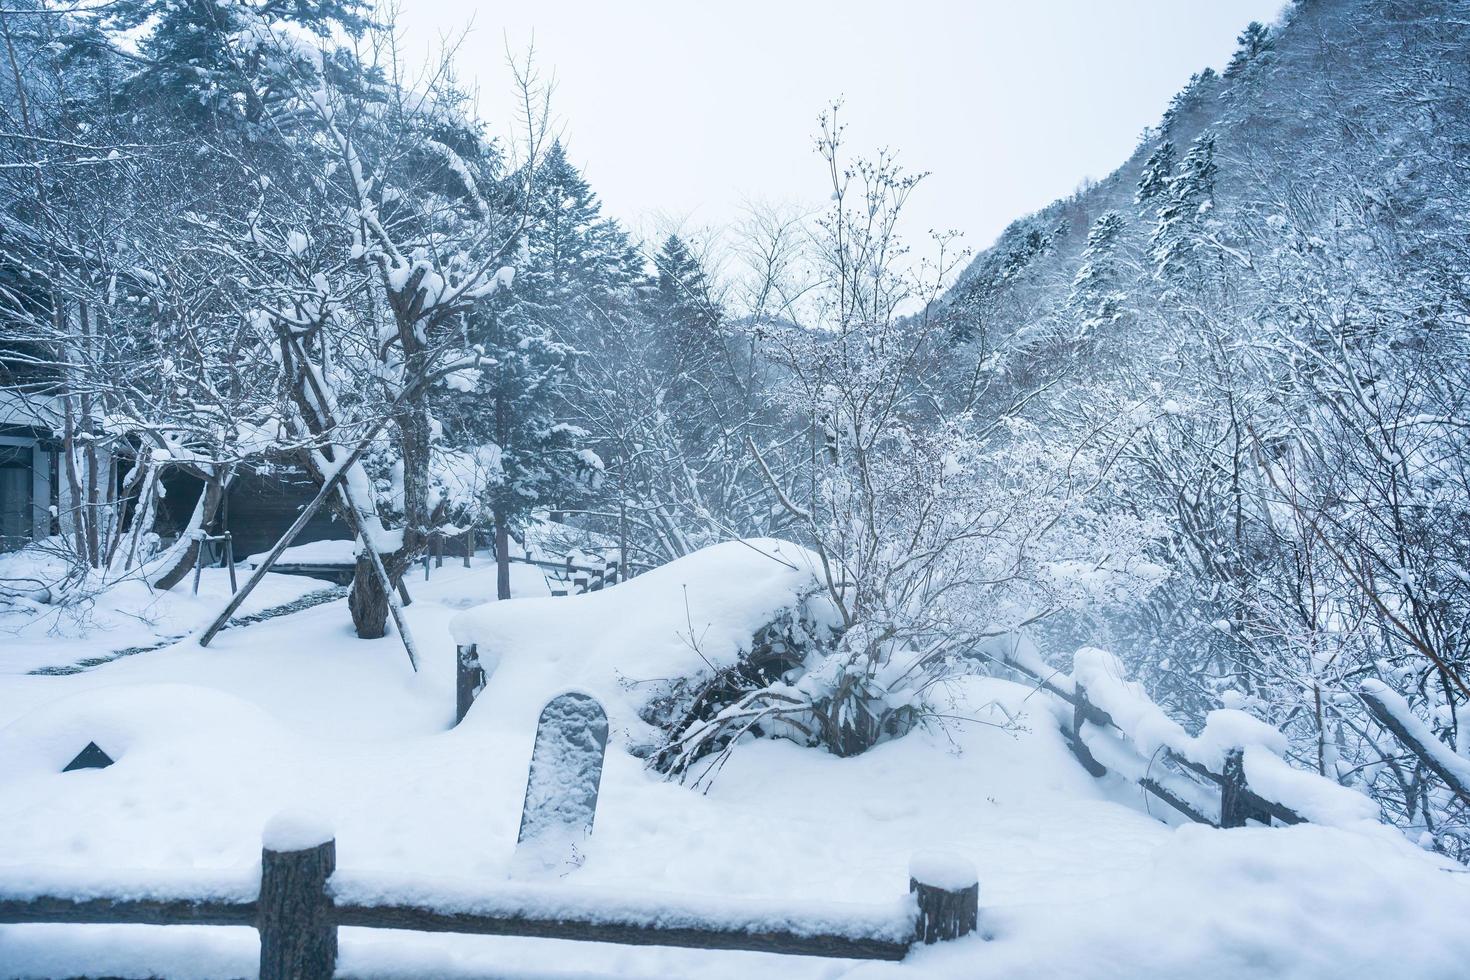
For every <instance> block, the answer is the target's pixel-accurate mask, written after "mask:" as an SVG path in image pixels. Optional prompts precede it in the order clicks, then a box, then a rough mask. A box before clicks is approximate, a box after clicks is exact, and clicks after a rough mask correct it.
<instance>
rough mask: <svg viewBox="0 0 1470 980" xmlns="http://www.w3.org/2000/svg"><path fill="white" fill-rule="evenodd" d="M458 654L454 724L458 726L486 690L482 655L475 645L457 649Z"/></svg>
mask: <svg viewBox="0 0 1470 980" xmlns="http://www.w3.org/2000/svg"><path fill="white" fill-rule="evenodd" d="M456 652H457V656H456V662H457V663H458V665H459V667H458V669H457V670H456V672H455V685H454V723H455V724H456V725H458V724H459V723H460V722H462V721H464V716H465V715H467V714H469V713H470V705H472V704H474V703H475V698H476V697H477V696H478V695H479V693H480V692H481V691H483V690H484V689H485V668H484V667H483V666H482V665H481V664H480V654H479V651H478V650H476V648H475V645H474V644H473V643H471V644H468V645H467V646H462V647H458V648H456Z"/></svg>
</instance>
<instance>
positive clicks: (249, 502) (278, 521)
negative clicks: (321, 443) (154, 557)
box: [158, 467, 350, 559]
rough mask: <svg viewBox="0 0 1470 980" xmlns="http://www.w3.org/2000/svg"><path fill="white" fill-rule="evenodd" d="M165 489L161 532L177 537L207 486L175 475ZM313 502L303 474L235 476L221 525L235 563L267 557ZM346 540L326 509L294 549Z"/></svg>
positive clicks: (311, 485)
mask: <svg viewBox="0 0 1470 980" xmlns="http://www.w3.org/2000/svg"><path fill="white" fill-rule="evenodd" d="M163 484H164V487H165V489H166V490H167V496H165V497H164V499H163V502H162V504H161V505H160V513H159V523H158V527H159V532H160V533H162V534H169V533H173V534H177V533H178V532H179V531H180V530H181V529H182V528H183V527H184V526H185V525H186V524H188V522H189V515H190V514H192V513H193V512H194V505H195V504H196V503H197V502H198V500H199V493H200V491H201V490H203V483H201V482H200V481H199V480H198V479H197V478H195V477H192V476H189V475H188V474H185V473H177V472H176V473H169V474H165V476H164V478H163ZM314 496H316V484H314V483H312V482H311V480H310V479H308V478H307V477H306V475H305V474H304V473H302V472H300V471H299V470H287V469H285V468H283V467H277V468H276V469H275V471H274V472H272V473H268V474H264V473H256V472H253V471H251V472H240V473H237V474H236V475H235V479H234V481H233V482H231V484H230V493H229V498H228V500H227V501H226V505H225V506H226V509H227V513H225V514H222V515H221V517H222V518H223V520H222V522H221V524H226V523H227V529H228V530H229V531H230V533H231V534H232V535H234V538H235V541H234V545H235V557H236V558H238V559H244V558H247V557H249V556H250V555H258V554H260V553H261V552H264V551H269V550H270V547H271V545H273V544H275V543H276V540H277V539H278V538H280V536H281V535H282V534H283V533H284V532H285V530H286V528H288V527H290V526H291V522H292V521H294V520H295V519H296V515H297V514H299V513H301V509H302V508H303V507H305V506H306V504H307V503H309V502H310V501H311V498H312V497H314ZM225 529H226V527H225V526H218V527H211V528H210V530H211V531H219V530H225ZM346 537H350V534H349V532H348V530H347V527H346V526H345V525H344V524H342V522H341V521H337V520H334V519H333V517H332V515H331V513H330V512H329V511H328V510H327V508H323V509H322V510H321V511H319V512H318V513H317V515H316V516H315V517H313V518H312V519H311V522H310V523H308V524H307V525H306V527H305V528H303V529H302V531H301V534H300V535H298V536H297V538H296V541H295V544H306V543H307V542H310V541H326V540H330V539H333V538H346Z"/></svg>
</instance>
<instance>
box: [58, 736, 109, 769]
mask: <svg viewBox="0 0 1470 980" xmlns="http://www.w3.org/2000/svg"><path fill="white" fill-rule="evenodd" d="M112 761H113V760H112V756H110V755H108V754H107V753H106V752H103V751H102V750H101V749H99V748H98V747H97V743H96V742H88V743H87V747H86V748H85V749H82V751H80V752H78V753H77V757H76V758H75V759H73V760H71V761H70V762H68V763H67V764H66V768H65V769H63V770H61V771H62V772H71V771H72V770H73V769H106V768H107V767H108V766H110V765H112Z"/></svg>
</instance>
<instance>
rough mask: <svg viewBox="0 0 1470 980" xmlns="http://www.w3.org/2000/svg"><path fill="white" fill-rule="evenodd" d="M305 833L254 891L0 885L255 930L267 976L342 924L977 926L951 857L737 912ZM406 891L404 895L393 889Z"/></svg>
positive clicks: (27, 904) (39, 903) (545, 929)
mask: <svg viewBox="0 0 1470 980" xmlns="http://www.w3.org/2000/svg"><path fill="white" fill-rule="evenodd" d="M297 837H298V839H296V840H294V841H292V842H291V843H290V844H289V845H288V846H283V845H281V844H279V843H278V844H277V845H276V846H275V847H272V846H271V835H270V831H269V830H268V831H267V846H266V847H265V848H264V849H263V851H262V853H261V870H260V881H259V887H258V890H257V891H256V893H255V894H254V895H245V894H242V893H241V892H242V889H241V887H240V884H239V883H238V882H226V883H225V884H224V885H221V884H220V879H219V878H218V877H217V876H215V877H210V876H207V875H202V874H201V875H198V876H196V877H195V878H192V879H190V878H180V877H179V876H177V875H170V876H169V878H168V882H169V885H168V887H170V888H172V889H173V890H174V891H175V894H171V895H159V894H155V893H154V891H153V890H152V889H150V888H149V887H147V886H144V885H136V886H123V885H119V884H117V883H115V882H104V883H102V884H101V885H87V884H86V883H80V884H79V883H78V882H77V881H76V880H75V879H74V878H73V877H72V876H71V875H69V874H68V875H65V876H61V877H60V878H59V880H60V881H61V882H62V883H61V884H60V885H58V886H57V887H55V888H54V892H55V893H54V894H48V893H46V889H45V888H44V886H38V885H37V884H36V883H35V881H34V880H31V881H29V882H27V883H25V884H18V885H14V886H9V887H7V885H6V884H5V883H4V882H3V881H0V923H37V922H47V923H76V924H80V923H96V924H129V925H136V924H142V925H215V926H253V927H255V928H256V929H257V930H259V932H260V976H261V977H262V978H263V980H286V978H291V980H318V978H327V977H331V976H332V975H333V973H334V971H335V969H336V962H337V929H338V928H339V927H341V926H354V927H366V928H370V929H409V930H413V931H417V932H456V933H472V934H479V935H491V936H528V937H538V938H543V939H564V940H579V941H585V942H601V943H622V944H628V945H639V946H645V945H652V946H681V947H692V948H697V949H711V950H754V951H759V952H767V953H786V954H792V955H798V956H829V957H839V958H844V959H878V960H901V959H903V958H904V956H905V955H906V954H907V953H908V950H909V948H910V947H911V946H912V945H914V944H915V943H932V942H936V941H940V940H949V939H957V938H959V937H961V936H964V935H966V934H968V933H970V932H972V931H973V930H974V929H975V927H976V924H977V921H978V894H979V887H978V885H977V884H975V883H974V881H973V874H971V875H970V877H969V878H968V879H963V878H959V879H957V878H956V875H955V871H954V865H953V864H950V865H948V866H947V868H946V869H945V870H943V871H941V872H940V873H939V874H937V875H935V876H934V880H940V881H941V884H931V883H930V881H928V880H921V878H926V877H929V876H928V875H926V874H925V872H924V871H922V870H914V869H917V868H919V867H921V864H922V863H916V864H915V865H914V869H911V877H910V879H909V896H908V897H907V898H905V899H903V900H902V901H900V902H895V903H894V905H893V906H892V908H889V909H884V908H878V909H868V908H864V907H861V906H843V907H840V908H838V907H828V908H825V909H812V910H809V911H803V910H800V909H796V910H792V909H784V910H778V909H768V908H760V907H752V906H750V904H749V903H745V904H744V905H743V906H738V907H735V908H734V909H733V910H731V909H729V908H728V907H727V906H726V905H725V904H724V903H719V902H715V903H711V902H709V901H705V902H702V903H701V902H697V901H694V902H686V903H683V904H681V903H680V902H679V901H677V900H668V899H665V898H663V897H660V896H654V897H647V896H645V897H643V898H641V899H639V898H637V897H636V896H635V897H634V900H632V901H625V900H621V899H619V898H616V897H612V896H607V895H604V896H591V897H588V896H586V895H585V894H584V895H581V896H579V895H578V894H577V893H576V892H570V891H563V890H561V889H550V888H548V889H539V890H530V889H524V888H523V889H520V890H510V891H502V892H500V893H496V892H494V891H489V890H486V891H479V892H477V891H475V890H474V887H473V886H472V885H468V886H467V885H465V884H460V885H457V886H452V887H449V888H439V887H437V883H436V885H435V886H431V887H429V888H427V889H426V888H424V887H422V885H421V884H419V883H416V882H415V880H414V879H399V880H395V879H391V878H388V879H384V878H372V877H363V876H350V877H344V876H343V875H341V874H340V873H336V862H337V844H336V841H335V839H332V838H331V836H330V835H329V834H327V835H322V834H318V835H316V836H315V837H311V838H309V839H300V835H299V834H298V835H297ZM322 838H325V839H322ZM312 841H314V842H312ZM915 874H917V875H919V877H913V876H912V875H915ZM28 877H31V878H32V879H34V873H32V874H31V875H29V876H28ZM966 880H968V881H969V884H968V885H966V884H965V883H964V882H965V881H966ZM400 886H401V891H403V892H405V893H407V895H408V897H407V898H404V899H402V900H396V899H391V898H385V897H384V896H392V895H393V893H394V889H395V888H398V887H400ZM180 893H182V894H180ZM426 895H427V896H428V897H425V896H426Z"/></svg>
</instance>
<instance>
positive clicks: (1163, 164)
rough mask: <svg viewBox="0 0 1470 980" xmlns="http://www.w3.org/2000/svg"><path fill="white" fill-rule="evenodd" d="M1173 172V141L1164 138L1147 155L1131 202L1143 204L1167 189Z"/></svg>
mask: <svg viewBox="0 0 1470 980" xmlns="http://www.w3.org/2000/svg"><path fill="white" fill-rule="evenodd" d="M1173 173H1174V141H1173V140H1167V139H1166V140H1164V141H1163V142H1162V143H1160V144H1159V145H1158V148H1157V149H1155V150H1154V151H1153V153H1152V154H1150V155H1149V158H1148V160H1147V161H1146V162H1145V163H1144V165H1143V175H1142V176H1140V177H1139V178H1138V193H1137V194H1135V195H1134V196H1133V203H1135V204H1145V203H1147V202H1149V201H1151V200H1153V199H1154V198H1156V197H1158V196H1159V195H1160V194H1163V193H1164V192H1165V191H1167V190H1168V189H1169V180H1170V178H1171V176H1172V175H1173Z"/></svg>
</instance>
